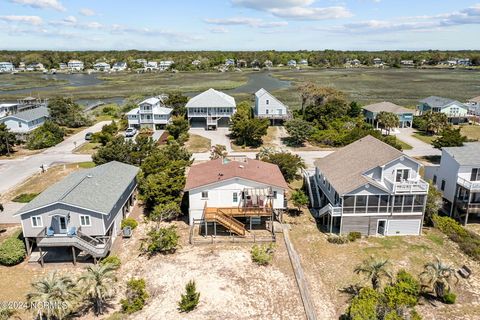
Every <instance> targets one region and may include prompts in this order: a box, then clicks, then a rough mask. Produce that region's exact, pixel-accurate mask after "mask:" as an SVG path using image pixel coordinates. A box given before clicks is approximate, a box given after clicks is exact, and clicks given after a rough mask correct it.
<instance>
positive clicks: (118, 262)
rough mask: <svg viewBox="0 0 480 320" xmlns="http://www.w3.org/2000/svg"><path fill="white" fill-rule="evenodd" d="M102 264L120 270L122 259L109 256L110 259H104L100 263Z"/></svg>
mask: <svg viewBox="0 0 480 320" xmlns="http://www.w3.org/2000/svg"><path fill="white" fill-rule="evenodd" d="M100 263H101V264H109V265H111V266H112V267H115V269H118V268H120V266H121V265H122V260H120V258H119V257H118V256H108V257H106V258H104V259H102V261H100Z"/></svg>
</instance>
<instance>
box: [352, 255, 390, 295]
mask: <svg viewBox="0 0 480 320" xmlns="http://www.w3.org/2000/svg"><path fill="white" fill-rule="evenodd" d="M389 265H390V262H389V261H388V260H383V259H376V258H375V257H373V256H372V257H370V258H369V259H367V260H365V261H363V262H362V264H360V265H359V266H357V267H356V268H355V273H356V274H359V275H363V276H364V277H365V279H366V280H368V281H370V282H371V284H372V288H373V289H374V290H379V289H380V286H381V284H382V281H383V280H385V279H391V278H392V275H391V274H390V272H389V271H388V267H389Z"/></svg>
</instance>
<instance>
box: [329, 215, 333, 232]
mask: <svg viewBox="0 0 480 320" xmlns="http://www.w3.org/2000/svg"><path fill="white" fill-rule="evenodd" d="M332 229H333V216H332V215H330V233H332Z"/></svg>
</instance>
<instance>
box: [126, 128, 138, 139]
mask: <svg viewBox="0 0 480 320" xmlns="http://www.w3.org/2000/svg"><path fill="white" fill-rule="evenodd" d="M136 134H137V129H135V128H128V129H127V130H126V131H125V137H127V138H131V137H134V136H135V135H136Z"/></svg>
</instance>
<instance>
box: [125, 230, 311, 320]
mask: <svg viewBox="0 0 480 320" xmlns="http://www.w3.org/2000/svg"><path fill="white" fill-rule="evenodd" d="M176 225H177V226H178V230H179V232H180V233H181V235H182V248H181V249H180V250H178V251H177V252H176V253H175V254H173V255H157V256H154V257H152V258H150V259H149V258H148V257H146V256H138V255H139V251H138V248H139V246H140V240H139V238H141V236H142V234H144V232H145V230H146V227H145V225H144V224H141V225H140V226H139V228H138V229H136V230H135V232H136V236H135V238H134V239H130V240H127V241H125V243H124V244H123V245H121V246H120V247H119V250H118V251H119V252H118V254H119V256H120V257H121V258H122V261H123V262H124V264H123V265H122V267H121V270H120V272H119V276H120V277H121V278H122V279H121V282H123V283H124V282H125V281H127V280H128V279H129V278H130V277H143V278H145V280H146V282H147V286H148V290H149V292H150V296H151V297H150V299H149V301H148V303H147V305H146V306H145V308H144V309H143V310H142V311H140V312H138V313H136V314H134V315H132V316H131V319H305V316H304V310H303V305H302V302H301V299H300V295H299V293H298V289H297V286H296V282H295V278H294V275H293V271H292V268H291V265H290V261H289V259H288V254H287V251H286V248H285V245H284V243H283V239H282V238H281V237H280V240H281V241H279V242H278V243H277V245H276V253H275V258H274V261H273V263H272V265H271V266H268V267H260V266H257V265H255V264H253V263H252V261H251V258H250V248H251V246H252V245H251V244H215V245H197V246H191V245H189V244H188V243H187V241H188V236H187V234H188V226H187V225H186V224H185V223H183V222H178V223H176ZM120 248H121V249H120ZM189 280H195V281H196V285H197V290H198V291H199V292H200V294H201V295H200V304H199V305H198V307H197V309H196V310H194V311H192V312H190V313H188V314H181V313H179V312H178V310H177V302H178V301H179V299H180V294H181V293H183V292H184V287H185V284H186V283H187V282H188V281H189ZM123 283H122V285H123ZM121 294H122V292H121V293H120V295H121Z"/></svg>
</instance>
